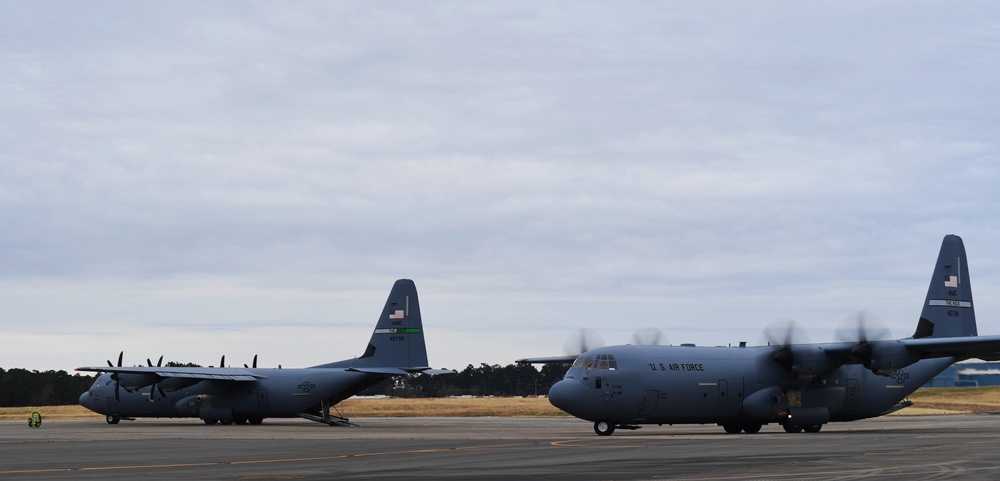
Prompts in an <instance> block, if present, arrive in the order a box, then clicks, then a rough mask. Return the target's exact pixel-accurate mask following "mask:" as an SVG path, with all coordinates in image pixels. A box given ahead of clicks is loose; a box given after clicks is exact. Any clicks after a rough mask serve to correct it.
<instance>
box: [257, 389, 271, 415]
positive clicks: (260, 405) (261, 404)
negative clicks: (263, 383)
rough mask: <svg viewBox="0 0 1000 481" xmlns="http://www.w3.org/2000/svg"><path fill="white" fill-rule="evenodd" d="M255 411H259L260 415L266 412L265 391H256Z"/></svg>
mask: <svg viewBox="0 0 1000 481" xmlns="http://www.w3.org/2000/svg"><path fill="white" fill-rule="evenodd" d="M257 409H259V410H260V412H262V413H266V412H268V405H267V389H258V390H257Z"/></svg>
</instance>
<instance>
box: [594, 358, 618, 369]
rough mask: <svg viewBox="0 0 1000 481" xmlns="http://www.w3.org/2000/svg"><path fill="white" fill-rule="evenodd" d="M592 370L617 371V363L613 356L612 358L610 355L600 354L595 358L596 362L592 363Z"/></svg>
mask: <svg viewBox="0 0 1000 481" xmlns="http://www.w3.org/2000/svg"><path fill="white" fill-rule="evenodd" d="M594 368H595V369H601V370H604V371H613V370H616V369H618V361H615V356H612V355H611V354H601V355H599V356H597V360H596V361H595V362H594Z"/></svg>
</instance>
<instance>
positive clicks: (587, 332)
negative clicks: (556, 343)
mask: <svg viewBox="0 0 1000 481" xmlns="http://www.w3.org/2000/svg"><path fill="white" fill-rule="evenodd" d="M603 346H604V340H603V339H601V336H599V335H598V334H597V332H595V331H594V330H592V329H583V328H580V329H577V330H576V332H574V333H573V334H571V335H570V337H569V339H567V340H566V344H563V352H564V353H566V354H567V355H575V356H579V355H580V354H583V353H585V352H587V351H589V350H591V349H596V348H598V347H603Z"/></svg>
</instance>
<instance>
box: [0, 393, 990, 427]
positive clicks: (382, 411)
mask: <svg viewBox="0 0 1000 481" xmlns="http://www.w3.org/2000/svg"><path fill="white" fill-rule="evenodd" d="M910 400H911V401H913V406H912V407H909V408H906V409H904V410H902V411H900V412H899V413H897V414H894V415H896V416H919V415H932V414H962V413H978V412H990V411H1000V387H978V388H947V389H945V388H939V389H920V390H918V391H917V392H915V393H913V395H911V396H910ZM337 407H338V408H340V409H342V410H343V411H342V412H343V413H344V414H345V415H346V416H347V417H481V416H566V415H567V414H566V413H564V412H562V411H560V410H558V409H556V408H554V407H552V405H551V404H549V400H548V399H546V398H427V399H403V398H392V399H389V398H379V399H349V400H347V401H345V402H344V403H343V404H339V405H337ZM38 411H39V412H41V413H42V416H43V417H44V418H45V419H80V418H97V419H103V418H104V416H102V415H100V414H95V413H93V412H90V411H88V410H86V409H84V408H83V407H82V406H43V407H38ZM28 413H29V408H28V407H18V408H0V419H15V420H16V419H24V420H27V419H28Z"/></svg>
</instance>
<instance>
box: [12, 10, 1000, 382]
mask: <svg viewBox="0 0 1000 481" xmlns="http://www.w3.org/2000/svg"><path fill="white" fill-rule="evenodd" d="M998 83H1000V5H998V4H997V3H995V2H988V1H984V2H945V1H939V2H913V1H897V2H893V1H888V2H863V1H857V2H835V3H833V4H830V3H820V2H807V3H803V2H794V1H764V2H735V1H733V2H726V1H721V2H628V1H626V2H585V1H583V2H582V1H565V2H563V1H555V2H538V1H523V2H517V1H504V2H467V1H456V2H445V1H441V2H408V1H382V2H295V3H294V4H286V3H280V4H279V3H274V2H243V1H240V2H201V1H186V2H185V1H174V2H130V1H120V2H106V1H104V2H102V1H97V2H76V1H51V2H21V1H9V0H0V222H2V229H0V367H3V368H8V369H9V368H12V367H22V368H28V369H39V370H46V369H64V370H72V368H74V367H77V366H85V365H101V364H103V363H104V361H105V359H111V358H114V357H115V356H117V354H118V352H119V351H121V350H124V351H125V363H126V364H135V363H139V362H144V361H145V359H146V358H147V357H148V358H152V359H153V360H154V361H155V359H156V358H157V357H158V356H160V355H161V354H162V355H165V356H166V359H167V360H175V361H181V362H197V363H200V364H204V365H209V364H216V365H217V364H218V360H219V357H220V356H222V355H223V354H225V355H226V356H227V360H228V361H229V362H230V363H232V364H235V365H242V363H244V362H250V360H251V359H252V357H253V356H254V354H259V355H260V364H261V365H262V366H275V365H277V364H282V365H283V366H285V367H299V366H309V365H315V364H319V363H323V362H328V361H332V360H338V359H345V358H351V357H355V356H358V355H360V354H362V353H363V352H364V348H365V345H366V343H367V341H368V338H369V336H370V334H371V330H372V329H373V328H374V324H375V321H376V318H377V316H378V314H379V312H380V310H381V308H382V305H383V304H384V302H385V298H386V296H387V295H388V292H389V288H390V287H391V286H392V283H393V281H394V280H395V279H397V278H411V279H413V280H414V281H415V282H416V284H417V288H418V290H419V293H420V301H421V307H422V311H423V317H424V327H425V331H426V334H427V344H428V351H429V356H430V363H431V365H432V366H434V367H449V368H458V369H461V368H464V367H465V366H467V365H469V364H473V365H477V366H478V365H479V364H480V363H489V364H501V365H506V364H508V363H511V362H513V360H514V359H517V358H519V357H525V356H544V355H558V354H561V353H562V352H563V344H564V341H565V340H566V339H567V338H569V337H571V336H572V335H573V333H574V332H575V331H576V330H577V329H579V328H589V329H593V330H595V331H596V332H597V333H598V334H599V335H600V336H601V337H602V338H603V339H604V341H605V343H607V344H617V343H626V342H629V339H630V336H631V335H632V333H633V331H635V330H637V329H640V328H644V327H656V328H659V329H662V330H663V332H664V335H665V336H666V338H667V339H668V342H671V343H674V344H677V343H682V342H695V343H698V344H710V345H725V344H729V343H733V344H736V343H738V342H739V341H749V342H750V343H751V344H757V343H759V342H760V341H761V332H762V331H763V330H764V329H765V328H766V327H767V326H768V325H769V324H771V323H773V322H774V321H776V320H779V319H794V320H795V321H797V322H798V323H799V324H800V325H802V326H803V328H804V329H805V330H806V331H807V332H808V334H809V338H810V339H811V340H812V341H814V342H820V341H827V340H832V339H833V338H834V332H835V330H836V328H837V326H838V325H840V324H841V323H842V322H843V321H844V320H845V319H847V318H849V317H851V316H852V315H853V313H856V312H858V311H866V312H868V313H871V315H873V316H877V317H879V318H881V319H882V320H883V321H884V322H885V323H886V324H887V325H888V327H889V328H890V329H891V331H892V334H893V335H895V336H897V337H904V336H908V335H910V334H912V332H913V329H914V328H915V326H916V320H917V317H918V315H919V313H920V308H921V303H922V301H923V298H924V295H925V292H926V289H927V285H928V283H929V281H930V274H931V271H932V268H933V263H934V260H935V259H936V256H937V252H938V248H939V246H940V242H941V238H942V237H943V236H944V235H945V234H958V235H961V236H962V237H963V238H964V239H965V242H966V247H967V249H968V253H969V258H970V264H971V268H970V270H971V273H972V282H973V284H974V285H973V290H974V292H975V294H976V295H977V297H976V301H977V304H976V305H977V313H978V319H979V331H980V333H982V334H1000V193H998V190H1000V148H998V142H1000V88H998Z"/></svg>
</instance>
